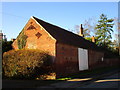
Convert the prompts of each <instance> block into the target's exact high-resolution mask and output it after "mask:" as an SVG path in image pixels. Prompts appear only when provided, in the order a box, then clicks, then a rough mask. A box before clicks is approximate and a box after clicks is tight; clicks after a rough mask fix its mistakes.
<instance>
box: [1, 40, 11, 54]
mask: <svg viewBox="0 0 120 90" xmlns="http://www.w3.org/2000/svg"><path fill="white" fill-rule="evenodd" d="M12 43H13V42H12V41H2V53H4V52H7V51H9V50H12Z"/></svg>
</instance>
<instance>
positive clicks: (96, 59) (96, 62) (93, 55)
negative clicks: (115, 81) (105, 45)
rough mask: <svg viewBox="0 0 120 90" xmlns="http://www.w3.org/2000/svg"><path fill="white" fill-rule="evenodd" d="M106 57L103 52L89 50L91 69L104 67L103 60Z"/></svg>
mask: <svg viewBox="0 0 120 90" xmlns="http://www.w3.org/2000/svg"><path fill="white" fill-rule="evenodd" d="M103 57H104V53H103V52H99V51H94V50H88V63H89V68H90V69H92V68H96V67H100V65H101V67H102V63H103V61H102V58H103Z"/></svg>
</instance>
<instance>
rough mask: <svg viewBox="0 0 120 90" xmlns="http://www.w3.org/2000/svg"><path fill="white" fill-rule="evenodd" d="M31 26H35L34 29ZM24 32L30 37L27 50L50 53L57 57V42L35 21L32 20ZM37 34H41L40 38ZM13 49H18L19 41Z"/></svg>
mask: <svg viewBox="0 0 120 90" xmlns="http://www.w3.org/2000/svg"><path fill="white" fill-rule="evenodd" d="M31 25H32V26H34V28H33V27H30V26H31ZM30 28H32V29H30ZM24 31H25V32H24V33H25V35H27V36H28V38H27V42H26V46H25V48H28V49H39V50H43V51H48V52H50V54H51V55H53V56H55V42H56V40H55V39H54V38H52V37H51V36H50V34H48V33H47V32H46V31H45V30H44V28H42V27H41V26H40V25H38V24H37V23H36V21H35V20H33V19H30V20H29V21H28V23H27V24H26V25H25V27H24ZM37 33H39V34H38V35H40V37H37V36H36V34H37ZM13 48H14V49H18V45H17V39H16V40H15V41H14V43H13Z"/></svg>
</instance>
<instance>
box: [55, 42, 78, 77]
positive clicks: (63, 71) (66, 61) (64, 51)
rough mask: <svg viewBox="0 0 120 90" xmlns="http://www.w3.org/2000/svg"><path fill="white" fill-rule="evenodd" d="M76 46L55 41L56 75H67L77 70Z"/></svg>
mask: <svg viewBox="0 0 120 90" xmlns="http://www.w3.org/2000/svg"><path fill="white" fill-rule="evenodd" d="M78 67H79V66H78V48H77V47H74V46H70V45H66V44H61V43H56V60H55V69H56V72H57V74H58V75H60V76H62V75H69V74H71V73H75V72H78V71H79V68H78Z"/></svg>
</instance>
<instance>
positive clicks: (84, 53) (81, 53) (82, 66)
mask: <svg viewBox="0 0 120 90" xmlns="http://www.w3.org/2000/svg"><path fill="white" fill-rule="evenodd" d="M78 60H79V70H80V71H81V70H87V69H88V50H87V49H82V48H78Z"/></svg>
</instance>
